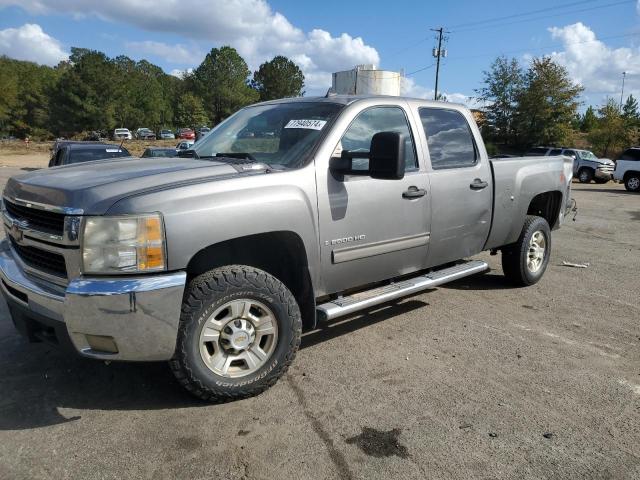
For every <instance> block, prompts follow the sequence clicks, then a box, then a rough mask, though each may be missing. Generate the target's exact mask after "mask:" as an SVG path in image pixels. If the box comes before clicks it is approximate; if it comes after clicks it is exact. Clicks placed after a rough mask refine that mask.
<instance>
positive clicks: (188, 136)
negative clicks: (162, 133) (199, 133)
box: [177, 128, 196, 140]
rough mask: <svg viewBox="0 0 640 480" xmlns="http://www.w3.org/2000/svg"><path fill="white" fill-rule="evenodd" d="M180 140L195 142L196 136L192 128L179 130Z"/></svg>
mask: <svg viewBox="0 0 640 480" xmlns="http://www.w3.org/2000/svg"><path fill="white" fill-rule="evenodd" d="M177 136H178V138H179V139H181V140H195V139H196V134H195V132H194V131H193V130H191V129H190V128H181V129H180V130H178V135H177Z"/></svg>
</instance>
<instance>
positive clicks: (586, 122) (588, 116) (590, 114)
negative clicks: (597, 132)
mask: <svg viewBox="0 0 640 480" xmlns="http://www.w3.org/2000/svg"><path fill="white" fill-rule="evenodd" d="M597 126H598V117H596V112H595V111H594V110H593V107H592V106H591V105H589V107H588V108H587V110H586V111H585V112H584V115H583V116H582V120H581V122H580V131H582V132H585V133H589V132H590V131H592V130H593V129H594V128H596V127H597Z"/></svg>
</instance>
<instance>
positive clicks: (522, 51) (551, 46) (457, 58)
mask: <svg viewBox="0 0 640 480" xmlns="http://www.w3.org/2000/svg"><path fill="white" fill-rule="evenodd" d="M637 35H639V34H638V33H627V34H622V35H610V36H607V37H600V38H597V39H595V40H585V41H582V42H571V43H565V44H561V43H558V44H554V45H545V46H541V47H531V48H524V49H519V50H507V51H502V52H500V53H499V54H496V53H495V52H493V53H488V52H487V53H481V54H478V55H467V56H462V57H449V58H447V62H450V61H454V62H455V61H458V60H473V59H476V58H483V57H493V56H499V55H511V54H516V53H524V52H531V51H535V50H544V49H547V48H555V47H558V46H564V47H569V46H572V45H582V44H587V43H595V42H601V41H603V40H613V39H616V38H625V37H632V36H637ZM433 65H434V64H431V65H429V66H427V67H423V68H420V69H417V70H414V71H413V72H411V73H408V74H407V76H409V75H413V74H415V73H418V72H421V71H423V70H426V69H428V68H431V67H433Z"/></svg>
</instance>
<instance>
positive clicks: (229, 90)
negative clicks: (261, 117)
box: [193, 46, 259, 124]
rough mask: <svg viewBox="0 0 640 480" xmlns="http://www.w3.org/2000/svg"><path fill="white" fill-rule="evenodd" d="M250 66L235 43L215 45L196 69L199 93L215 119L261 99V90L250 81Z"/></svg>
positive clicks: (208, 112)
mask: <svg viewBox="0 0 640 480" xmlns="http://www.w3.org/2000/svg"><path fill="white" fill-rule="evenodd" d="M250 73H251V72H250V71H249V68H248V67H247V63H246V62H245V61H244V59H243V58H242V57H241V56H240V55H239V54H238V52H237V51H236V50H235V49H234V48H231V47H228V46H225V47H221V48H213V49H212V50H211V51H210V52H209V53H208V54H207V56H206V57H205V59H204V61H203V62H202V63H201V64H200V66H199V67H198V68H196V70H195V71H194V73H193V81H194V83H195V86H196V93H198V95H199V96H200V97H201V98H202V99H203V101H204V105H205V110H206V112H207V114H208V115H209V117H210V118H211V120H213V122H214V123H216V124H217V123H219V122H221V121H222V120H223V119H225V118H226V117H228V116H229V115H231V114H232V113H234V112H235V111H236V110H238V109H240V108H242V107H244V106H245V105H248V104H250V103H253V102H255V101H257V100H258V97H259V95H258V92H256V91H255V90H254V89H253V88H251V87H250V86H249V85H248V81H247V79H248V78H249V74H250Z"/></svg>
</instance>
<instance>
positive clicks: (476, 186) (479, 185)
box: [469, 178, 489, 190]
mask: <svg viewBox="0 0 640 480" xmlns="http://www.w3.org/2000/svg"><path fill="white" fill-rule="evenodd" d="M488 186H489V183H488V182H484V181H482V180H480V179H479V178H476V179H474V180H473V182H471V184H470V185H469V187H470V188H471V190H482V189H483V188H487V187H488Z"/></svg>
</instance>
